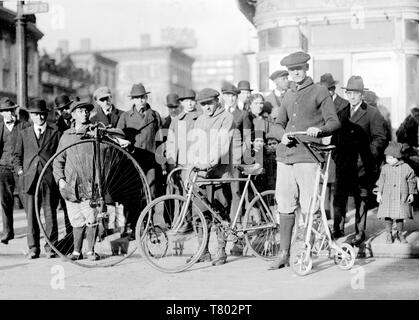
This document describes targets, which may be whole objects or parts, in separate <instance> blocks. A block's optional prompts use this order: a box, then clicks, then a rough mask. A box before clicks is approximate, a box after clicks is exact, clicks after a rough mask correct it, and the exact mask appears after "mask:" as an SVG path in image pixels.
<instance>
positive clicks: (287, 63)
mask: <svg viewBox="0 0 419 320" xmlns="http://www.w3.org/2000/svg"><path fill="white" fill-rule="evenodd" d="M310 58H311V57H310V55H309V54H307V53H305V52H302V51H298V52H294V53H291V54H289V55H287V56H286V57H284V58H283V59H282V60H281V62H280V63H281V66H284V67H287V68H288V69H290V68H295V67H300V66H303V65H305V64H306V63H307V61H308V60H310Z"/></svg>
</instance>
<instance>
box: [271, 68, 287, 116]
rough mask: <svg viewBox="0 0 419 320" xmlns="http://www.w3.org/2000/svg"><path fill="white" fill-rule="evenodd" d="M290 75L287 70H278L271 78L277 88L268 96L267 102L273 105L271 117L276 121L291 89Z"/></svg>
mask: <svg viewBox="0 0 419 320" xmlns="http://www.w3.org/2000/svg"><path fill="white" fill-rule="evenodd" d="M288 75H289V73H288V71H287V70H277V71H274V72H273V73H272V74H271V76H270V77H269V79H271V80H272V81H273V82H274V83H275V86H276V88H275V89H274V90H272V92H271V93H269V94H268V95H267V96H266V101H267V102H269V103H270V104H271V105H272V111H271V117H272V119H274V120H275V119H276V118H277V116H278V110H279V107H280V106H281V103H282V100H283V99H284V96H285V93H286V92H287V91H288V88H289V82H288Z"/></svg>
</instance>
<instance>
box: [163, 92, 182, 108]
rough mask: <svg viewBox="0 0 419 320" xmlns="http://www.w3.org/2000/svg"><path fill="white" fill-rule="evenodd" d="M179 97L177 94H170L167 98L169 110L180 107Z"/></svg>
mask: <svg viewBox="0 0 419 320" xmlns="http://www.w3.org/2000/svg"><path fill="white" fill-rule="evenodd" d="M178 99H179V96H178V95H177V94H176V93H169V94H168V95H167V96H166V105H167V107H168V108H177V107H178V106H179V102H178Z"/></svg>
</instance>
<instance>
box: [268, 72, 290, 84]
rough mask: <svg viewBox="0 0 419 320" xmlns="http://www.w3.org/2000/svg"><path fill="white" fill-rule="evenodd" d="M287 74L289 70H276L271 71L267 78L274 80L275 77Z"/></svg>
mask: <svg viewBox="0 0 419 320" xmlns="http://www.w3.org/2000/svg"><path fill="white" fill-rule="evenodd" d="M288 75H289V72H288V71H287V70H277V71H274V72H272V74H271V76H270V77H269V79H271V80H272V81H274V80H275V79H276V78H280V77H285V76H288Z"/></svg>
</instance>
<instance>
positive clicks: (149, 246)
mask: <svg viewBox="0 0 419 320" xmlns="http://www.w3.org/2000/svg"><path fill="white" fill-rule="evenodd" d="M237 169H238V170H240V171H241V172H242V174H243V175H244V176H246V177H245V178H224V179H207V178H201V177H199V174H200V173H201V171H200V170H199V169H197V168H193V169H191V170H190V178H189V179H188V183H187V188H186V190H187V193H186V196H180V195H173V194H169V195H165V196H162V197H159V198H157V199H155V200H153V201H152V202H151V203H150V204H149V205H147V207H146V208H144V210H143V211H142V212H141V215H140V218H139V219H138V222H137V226H136V238H137V239H138V241H139V248H140V251H141V254H142V255H143V256H144V257H145V258H146V260H147V262H148V263H149V264H150V265H151V266H152V267H154V268H155V269H157V270H160V271H162V272H168V273H175V272H181V271H184V270H186V269H188V268H190V267H191V266H193V265H194V264H195V263H196V262H197V261H198V259H199V258H200V256H201V255H202V253H203V252H204V250H205V245H206V243H207V240H208V237H209V236H210V235H209V232H208V228H207V220H206V218H205V216H204V213H203V212H204V211H206V212H208V213H209V214H210V219H212V222H217V223H218V224H220V226H221V228H222V232H224V236H225V239H226V240H227V241H237V239H238V238H242V237H244V239H245V241H246V244H247V247H248V250H249V251H250V252H251V253H252V254H253V255H254V256H256V257H259V258H262V259H265V260H274V259H275V258H276V257H277V255H278V254H279V221H278V220H279V218H278V217H275V215H276V214H277V208H276V207H277V205H276V200H275V191H274V190H268V191H263V192H259V191H258V190H257V188H256V186H255V184H254V182H253V179H254V177H256V176H257V175H260V174H262V173H263V172H264V169H263V168H262V167H260V166H259V165H257V164H255V165H242V166H237ZM233 181H241V182H244V183H245V185H244V189H243V192H242V195H241V197H240V201H239V204H238V208H237V211H236V213H235V216H234V219H233V221H231V223H229V222H227V221H225V220H223V218H222V217H221V210H223V208H221V207H222V206H221V207H220V206H217V205H216V204H215V203H214V202H210V201H209V200H208V199H207V197H206V196H205V195H204V194H203V192H202V191H201V189H200V187H205V186H208V185H211V186H213V187H214V188H216V187H219V186H220V185H221V184H223V183H231V182H233ZM248 193H252V194H253V195H254V196H253V198H252V200H251V201H250V203H249V205H248V206H247V208H246V211H245V214H244V217H243V219H242V222H241V223H240V225H239V223H238V220H239V217H240V216H241V213H242V208H244V204H245V200H246V196H247V194H248ZM185 223H190V224H192V230H191V231H190V232H186V233H185V232H183V231H182V232H181V229H183V228H182V226H183V225H184V224H185ZM200 230H201V231H200Z"/></svg>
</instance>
